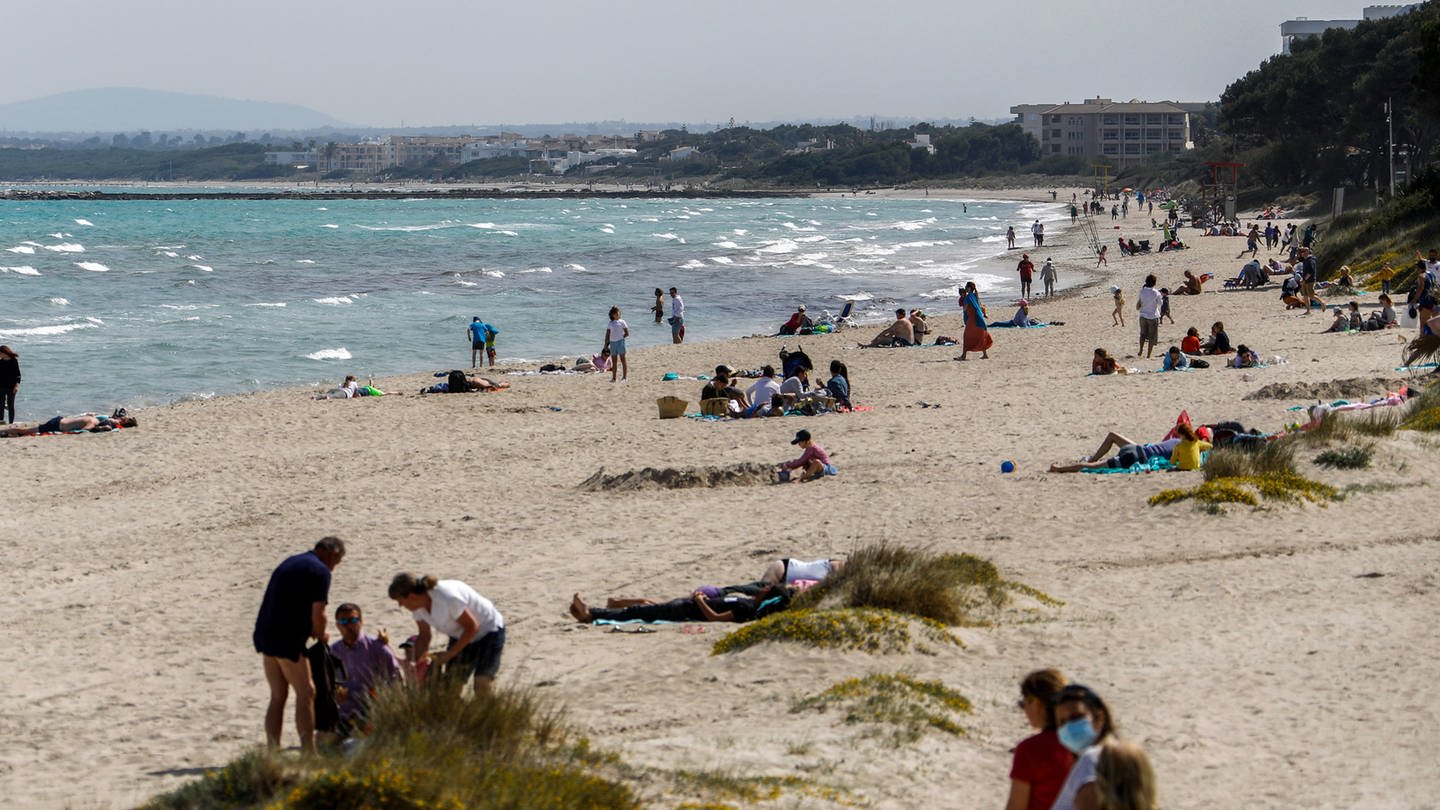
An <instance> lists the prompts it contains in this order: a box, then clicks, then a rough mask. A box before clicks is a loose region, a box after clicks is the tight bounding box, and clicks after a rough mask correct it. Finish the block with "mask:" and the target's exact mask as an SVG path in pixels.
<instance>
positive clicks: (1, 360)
mask: <svg viewBox="0 0 1440 810" xmlns="http://www.w3.org/2000/svg"><path fill="white" fill-rule="evenodd" d="M19 393H20V355H18V354H16V353H15V350H14V349H12V348H10V347H9V346H0V416H3V417H4V418H5V424H7V425H13V424H15V395H16V394H19Z"/></svg>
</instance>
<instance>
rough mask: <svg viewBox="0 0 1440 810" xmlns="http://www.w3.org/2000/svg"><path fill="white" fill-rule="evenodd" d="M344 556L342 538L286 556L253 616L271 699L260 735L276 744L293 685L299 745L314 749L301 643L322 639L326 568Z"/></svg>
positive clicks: (310, 686) (310, 688)
mask: <svg viewBox="0 0 1440 810" xmlns="http://www.w3.org/2000/svg"><path fill="white" fill-rule="evenodd" d="M344 556H345V541H343V540H341V539H340V538H338V537H326V538H323V539H321V540H320V542H318V543H316V544H315V548H314V549H313V550H311V551H307V552H305V553H303V554H296V555H295V556H293V557H288V558H286V559H285V561H284V562H282V563H280V565H279V566H278V567H276V569H275V571H274V573H272V574H271V575H270V584H269V585H267V586H266V587H265V598H264V599H262V600H261V602H260V613H259V615H257V616H256V617H255V634H254V641H255V651H256V652H258V653H260V655H261V656H262V658H263V661H264V664H265V681H266V683H268V684H269V685H270V704H269V706H268V707H267V708H266V709H265V739H266V741H267V742H268V743H269V745H270V747H271V748H279V747H280V730H281V727H282V726H283V725H284V720H285V701H286V700H287V699H288V698H289V696H290V690H291V689H294V690H295V729H296V731H297V732H299V734H300V748H301V750H302V751H305V752H306V753H310V754H313V753H315V683H314V681H313V680H312V679H311V677H310V666H309V663H308V661H307V659H306V658H305V643H306V642H307V641H308V640H309V639H310V638H311V637H314V638H316V639H318V640H319V641H320V642H322V643H323V642H325V641H326V635H325V604H326V602H327V601H329V598H330V572H331V571H333V570H335V566H337V565H339V564H340V560H341V559H343V558H344Z"/></svg>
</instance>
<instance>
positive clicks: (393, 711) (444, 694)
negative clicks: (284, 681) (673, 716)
mask: <svg viewBox="0 0 1440 810" xmlns="http://www.w3.org/2000/svg"><path fill="white" fill-rule="evenodd" d="M371 721H372V726H373V729H372V731H371V733H370V734H369V735H368V736H366V737H365V738H363V739H362V740H361V741H360V742H359V744H358V745H356V746H355V747H354V748H353V749H351V750H350V751H349V752H348V753H344V754H341V753H326V754H322V755H321V756H320V757H317V758H314V759H309V760H307V759H294V758H291V757H288V756H284V755H280V754H276V753H272V752H266V751H254V752H251V753H248V754H245V755H243V756H241V757H240V758H238V759H236V760H235V761H234V762H232V763H230V764H229V765H227V766H226V767H224V768H221V769H219V770H217V771H212V772H210V773H209V774H206V775H205V776H204V777H202V778H201V779H200V780H198V781H197V782H194V783H191V784H189V785H185V786H184V787H181V788H179V789H177V790H175V791H173V792H171V793H168V794H165V795H163V796H160V797H157V798H156V799H154V800H152V801H151V802H150V803H149V804H147V805H146V807H147V808H153V809H154V810H201V809H202V808H206V809H208V808H222V809H224V808H259V807H265V808H270V809H271V810H279V809H280V808H294V810H309V809H310V808H314V809H316V810H318V809H319V808H341V807H343V808H347V809H353V810H419V808H434V809H435V810H451V809H452V808H453V809H454V810H461V809H462V808H465V809H467V810H468V809H469V808H478V809H479V810H484V809H485V808H514V807H527V808H530V807H533V808H555V810H569V809H571V808H574V809H575V810H579V809H580V808H594V807H606V808H620V809H621V810H625V809H626V808H638V807H639V806H640V804H639V801H638V799H637V798H636V797H635V795H634V794H633V793H632V791H631V790H630V789H629V788H628V787H626V786H624V785H621V784H619V783H617V782H614V781H611V780H609V779H607V778H605V777H603V776H601V775H599V774H597V773H595V772H594V771H595V770H596V768H597V763H596V758H595V757H593V756H591V755H589V754H588V751H587V748H586V746H585V745H583V744H571V743H570V742H569V736H570V735H569V732H568V731H567V729H566V728H565V727H564V725H563V723H562V722H561V717H560V713H559V712H558V711H557V710H556V709H554V708H553V707H551V706H550V705H549V704H548V703H547V702H545V701H542V700H541V699H540V698H539V697H538V696H537V695H536V694H534V692H533V691H531V690H528V689H523V688H521V689H510V690H504V691H499V692H496V693H495V694H494V695H492V696H489V697H475V698H465V697H462V696H461V694H460V692H459V691H457V690H454V689H448V688H441V687H438V686H428V685H427V686H426V687H425V688H420V689H404V688H395V689H389V690H385V691H382V692H381V693H380V695H379V696H378V697H377V698H376V701H375V703H374V706H373V708H372V713H371Z"/></svg>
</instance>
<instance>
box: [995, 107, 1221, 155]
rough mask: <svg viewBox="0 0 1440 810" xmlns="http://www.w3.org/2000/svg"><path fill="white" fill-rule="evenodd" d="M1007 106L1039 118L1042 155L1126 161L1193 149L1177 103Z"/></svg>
mask: <svg viewBox="0 0 1440 810" xmlns="http://www.w3.org/2000/svg"><path fill="white" fill-rule="evenodd" d="M1187 106H1190V105H1187ZM1010 109H1011V110H1012V111H1013V110H1020V111H1022V112H1020V113H1017V114H1019V115H1030V114H1032V113H1033V114H1034V115H1036V116H1037V117H1038V118H1039V127H1040V131H1039V133H1038V134H1037V135H1036V140H1038V141H1040V156H1041V157H1049V156H1051V155H1068V156H1074V157H1087V158H1102V159H1104V160H1106V161H1108V162H1110V163H1112V164H1114V165H1117V166H1127V165H1130V164H1133V163H1139V162H1141V161H1143V160H1145V159H1146V158H1148V157H1150V156H1151V155H1156V154H1164V153H1175V152H1183V151H1186V150H1189V149H1194V148H1195V144H1194V143H1193V142H1192V141H1191V139H1190V116H1189V114H1188V111H1187V110H1186V109H1185V107H1182V106H1181V105H1179V104H1177V103H1175V102H1170V101H1154V102H1151V101H1122V102H1115V101H1112V100H1110V99H1108V98H1087V99H1085V101H1084V102H1083V103H1081V104H1070V103H1068V102H1067V103H1065V104H1020V105H1016V106H1014V107H1011V108H1010ZM1019 123H1021V126H1022V127H1023V126H1025V123H1024V122H1019ZM1026 131H1029V130H1028V129H1027V130H1026Z"/></svg>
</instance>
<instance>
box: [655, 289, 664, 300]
mask: <svg viewBox="0 0 1440 810" xmlns="http://www.w3.org/2000/svg"><path fill="white" fill-rule="evenodd" d="M664 294H665V291H664V290H662V289H660V288H659V287H656V288H655V296H656V297H657V298H658V297H660V296H662V295H664Z"/></svg>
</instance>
